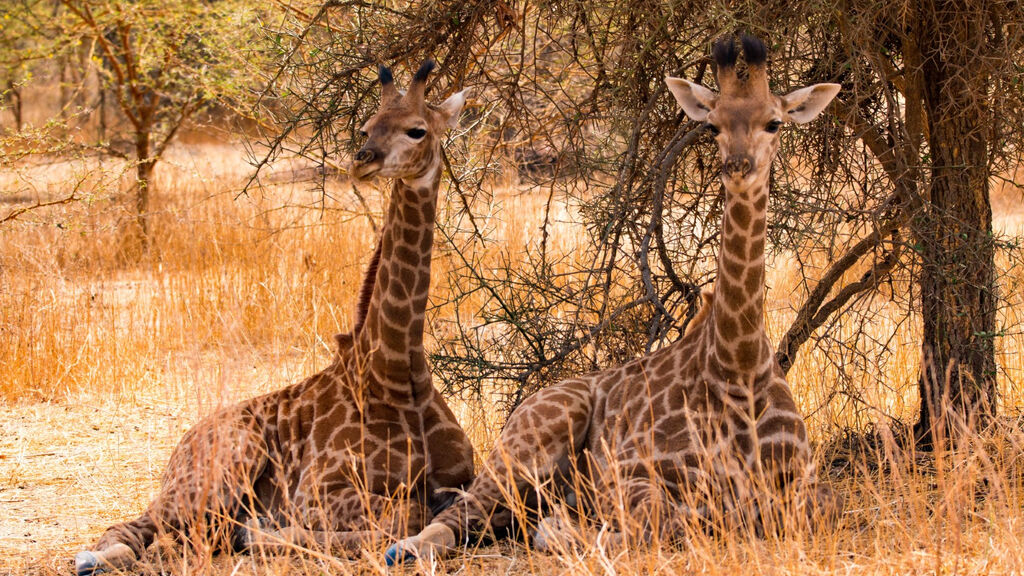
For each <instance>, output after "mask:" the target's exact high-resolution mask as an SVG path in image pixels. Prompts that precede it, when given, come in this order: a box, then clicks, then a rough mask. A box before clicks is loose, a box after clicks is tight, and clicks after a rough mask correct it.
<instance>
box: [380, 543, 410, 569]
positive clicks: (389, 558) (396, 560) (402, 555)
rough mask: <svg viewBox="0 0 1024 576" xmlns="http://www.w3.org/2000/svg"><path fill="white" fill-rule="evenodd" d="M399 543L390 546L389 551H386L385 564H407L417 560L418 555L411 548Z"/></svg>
mask: <svg viewBox="0 0 1024 576" xmlns="http://www.w3.org/2000/svg"><path fill="white" fill-rule="evenodd" d="M399 544H400V543H399ZM399 544H392V545H391V546H388V550H387V552H385V553H384V564H386V565H387V566H395V565H397V564H407V563H409V562H413V561H414V560H416V555H415V554H413V553H412V551H411V550H407V549H405V548H404V547H400V546H399Z"/></svg>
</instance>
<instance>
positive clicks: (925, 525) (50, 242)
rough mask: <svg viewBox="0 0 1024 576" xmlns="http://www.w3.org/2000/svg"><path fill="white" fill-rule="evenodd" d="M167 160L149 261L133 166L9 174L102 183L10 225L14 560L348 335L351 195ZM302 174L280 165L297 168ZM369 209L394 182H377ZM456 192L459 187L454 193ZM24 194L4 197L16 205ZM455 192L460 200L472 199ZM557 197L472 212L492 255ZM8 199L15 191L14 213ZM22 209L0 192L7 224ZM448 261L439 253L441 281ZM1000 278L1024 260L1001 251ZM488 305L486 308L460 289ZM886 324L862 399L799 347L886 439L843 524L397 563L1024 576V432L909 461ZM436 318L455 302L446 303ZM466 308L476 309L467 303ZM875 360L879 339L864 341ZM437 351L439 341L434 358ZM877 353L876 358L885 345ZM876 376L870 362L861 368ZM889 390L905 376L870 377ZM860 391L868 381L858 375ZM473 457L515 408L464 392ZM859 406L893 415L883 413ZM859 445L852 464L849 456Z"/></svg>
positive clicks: (892, 315)
mask: <svg viewBox="0 0 1024 576" xmlns="http://www.w3.org/2000/svg"><path fill="white" fill-rule="evenodd" d="M168 160H169V161H168V162H167V163H165V164H163V165H161V166H160V167H159V168H158V173H157V183H156V185H157V189H158V190H159V191H160V192H159V194H158V197H157V200H156V214H155V216H154V219H153V229H154V230H156V231H157V232H156V234H155V236H154V238H153V246H152V250H151V252H150V253H149V254H148V255H147V256H145V257H142V258H140V259H138V260H135V261H126V260H125V259H124V258H123V257H122V256H120V252H121V251H120V249H119V248H120V244H119V243H120V242H121V240H120V238H121V237H120V235H119V233H118V230H119V225H120V224H121V222H122V221H123V220H124V219H127V218H129V217H130V216H129V215H128V214H127V213H125V212H123V211H122V209H121V208H120V207H119V203H118V202H116V201H114V200H112V196H113V195H112V194H110V193H107V192H105V191H106V190H117V189H120V187H122V186H123V185H124V184H123V182H121V181H120V176H119V173H118V170H119V168H118V166H116V165H113V166H108V167H107V168H108V170H107V172H106V173H105V175H102V176H99V175H97V173H96V170H95V168H96V167H95V165H92V164H90V165H88V166H86V165H76V164H74V163H70V162H69V163H65V164H60V165H57V166H52V165H50V166H38V167H32V166H22V167H18V168H17V169H13V168H8V169H5V170H3V171H0V187H3V188H4V189H6V190H13V191H17V194H15V196H19V195H20V196H21V197H22V199H23V200H27V201H32V200H34V199H35V197H36V196H37V195H39V196H42V197H48V195H56V194H58V193H59V192H60V191H61V190H64V189H66V188H67V187H68V186H71V185H74V184H75V183H76V182H79V183H81V184H82V187H83V189H91V190H97V192H96V193H95V194H94V195H92V196H88V197H86V199H85V200H84V201H81V202H77V203H71V204H67V205H62V206H57V207H53V208H50V209H47V210H43V211H36V212H33V213H31V214H27V215H25V216H24V217H23V218H21V219H19V220H18V221H14V222H8V223H7V224H4V225H3V226H0V573H11V574H23V573H29V574H54V573H56V574H67V573H70V572H71V565H70V558H71V556H72V555H73V553H74V552H75V551H77V550H78V549H81V548H82V547H83V546H86V545H88V544H90V543H91V542H93V541H95V539H96V537H97V536H98V535H99V533H100V532H101V531H102V530H104V529H105V528H106V527H107V526H108V525H110V524H112V523H114V522H117V521H121V520H124V519H127V518H129V517H132V516H133V515H135V514H137V513H138V512H139V511H140V510H142V508H143V507H144V506H145V505H146V503H148V501H149V499H150V497H151V496H152V494H153V493H154V491H155V489H156V487H157V482H158V478H159V475H160V472H161V470H162V467H163V465H164V463H165V461H166V458H167V456H168V454H169V452H170V450H171V449H172V448H173V446H174V445H175V443H176V442H177V441H178V439H179V438H180V437H181V435H182V433H183V432H184V431H185V430H186V429H187V428H188V427H190V426H191V425H192V424H193V423H194V422H195V421H196V420H197V419H198V418H199V417H200V416H201V415H203V414H205V413H207V412H209V411H210V410H212V409H213V408H214V407H215V406H217V405H221V404H224V403H229V402H234V401H236V400H239V399H242V398H246V397H249V396H251V395H254V394H257V393H260V392H264V391H267V390H270V389H273V388H277V387H280V386H283V385H286V384H289V383H292V382H295V381H296V380H298V379H300V378H302V377H303V376H305V375H308V374H311V373H312V372H314V371H315V370H317V369H319V368H321V367H323V366H324V365H325V364H326V362H327V361H328V359H329V356H330V353H331V348H332V343H333V339H332V338H331V335H332V334H334V333H336V332H339V331H343V330H345V329H347V327H348V323H349V322H350V314H351V310H352V308H353V306H354V303H355V293H356V290H357V287H358V286H359V284H360V282H361V280H362V273H363V267H364V265H365V263H366V261H367V259H368V258H369V256H370V252H371V251H372V245H373V228H372V226H371V223H370V220H369V219H368V218H366V217H365V215H361V214H359V213H358V212H359V210H358V209H357V208H356V207H357V206H358V204H357V203H356V202H355V199H354V196H353V195H352V194H351V191H350V189H349V188H347V187H345V186H340V185H339V186H337V187H335V188H331V189H329V193H330V194H329V196H328V197H327V199H326V200H325V201H322V198H321V196H320V195H319V193H316V192H312V191H311V189H312V186H311V185H309V183H302V182H299V183H291V184H287V185H276V186H272V187H270V188H268V189H267V190H266V191H265V192H264V193H262V194H260V193H254V194H250V195H247V196H244V195H243V196H238V192H239V190H240V188H241V186H242V184H243V183H244V181H245V178H246V177H247V175H248V166H247V165H246V164H245V163H244V161H243V160H242V154H241V150H240V149H239V148H237V147H233V146H229V145H213V144H202V145H191V146H184V145H183V146H179V147H178V148H176V149H174V150H173V151H172V153H171V155H170V157H169V158H168ZM285 176H286V175H285ZM363 192H364V193H365V194H366V196H367V199H368V200H369V201H370V204H371V208H373V209H378V208H379V204H380V201H381V198H380V195H379V194H378V193H377V192H376V191H373V190H364V191H363ZM442 193H443V192H442ZM8 198H9V197H8ZM448 199H449V200H450V202H449V204H450V205H449V206H448V208H446V209H448V210H452V211H457V210H459V209H460V206H459V205H458V204H457V203H456V202H454V196H450V197H449V198H448ZM544 200H545V197H537V196H534V195H530V194H520V193H518V192H517V191H516V190H514V189H507V190H499V191H496V192H495V193H494V194H493V200H492V201H490V202H487V201H484V200H482V199H481V200H480V202H478V204H477V205H475V206H474V210H479V211H480V214H478V216H479V217H481V218H483V217H486V218H487V224H488V229H489V230H490V231H491V232H490V233H489V234H490V236H491V238H492V239H493V240H494V242H493V243H492V244H489V245H488V246H489V247H488V248H487V250H491V251H493V254H489V253H488V254H485V255H484V257H485V258H486V257H497V255H498V254H499V252H501V253H503V254H504V255H505V256H508V257H512V258H515V257H516V255H517V254H518V255H519V256H520V257H521V256H522V254H524V251H525V250H527V249H528V247H529V246H530V245H531V242H536V240H537V238H536V236H539V234H540V232H539V229H538V225H539V222H540V221H541V218H542V216H543V215H542V209H543V206H544ZM995 200H996V208H997V217H996V221H997V226H998V227H1000V228H1002V229H1004V230H1009V231H1019V229H1020V227H1021V224H1022V223H1024V211H1022V210H1021V208H1020V201H1019V193H1017V192H1016V191H1012V190H1007V191H1000V192H999V193H998V194H997V196H996V199H995ZM12 206H13V204H12ZM4 209H5V207H3V206H0V217H2V216H3V215H4V212H3V210H4ZM554 220H556V221H558V222H561V223H562V224H560V225H559V226H558V227H556V230H555V232H554V233H555V236H556V238H555V240H554V241H553V242H552V244H551V245H552V246H555V247H556V249H557V250H559V251H562V252H563V253H566V254H570V253H573V252H574V251H577V250H575V249H576V248H578V247H580V246H582V245H583V244H582V243H583V242H585V241H586V237H585V234H584V233H583V231H582V228H581V227H579V226H574V224H573V220H574V217H573V211H572V209H571V207H563V213H561V214H559V215H557V217H556V218H555V219H554ZM787 261H788V259H787V258H785V257H782V256H779V257H776V258H775V259H774V261H773V262H772V263H771V264H770V266H771V269H770V272H769V285H770V291H769V293H768V306H767V308H768V310H769V321H768V326H769V330H770V331H772V333H773V336H774V337H775V338H776V339H777V338H778V336H779V335H780V333H781V331H783V330H784V329H785V327H786V326H787V325H788V322H789V321H790V320H791V319H792V315H793V313H794V312H793V308H794V306H796V305H797V304H798V302H799V300H798V298H799V297H800V295H801V294H803V290H804V289H805V288H804V287H802V286H801V285H800V284H799V283H798V278H797V277H796V275H795V274H793V273H792V271H791V270H790V269H789V268H788V267H787ZM450 265H452V263H451V262H450V261H449V255H448V254H446V253H445V252H444V251H439V253H438V254H437V255H436V259H435V275H434V278H435V281H436V280H437V279H439V278H442V277H443V276H444V271H445V269H446V267H447V266H450ZM1002 265H1003V267H1004V268H1007V267H1008V266H1009V265H1008V264H1007V262H1005V261H1004V262H1002ZM1022 281H1024V274H1022V273H1021V272H1020V270H1016V271H1015V272H1014V273H1013V274H1010V275H1009V276H1006V277H1004V280H1003V286H1002V289H1003V296H1004V298H1006V299H1007V300H1008V302H1009V304H1010V306H1009V307H1008V308H1007V309H1005V310H1004V311H1003V314H1005V315H1006V316H1005V318H1004V319H1005V320H1006V323H1007V325H1011V326H1021V318H1020V317H1019V316H1020V315H1022V314H1024V296H1022V291H1021V290H1020V289H1019V287H1020V283H1021V282H1022ZM462 305H463V306H466V307H467V308H466V310H465V311H463V312H466V313H468V314H470V315H471V314H472V313H473V310H472V307H473V302H472V301H470V302H464V303H463V304H462ZM883 312H884V314H882V315H881V316H880V318H879V320H878V323H879V324H878V325H877V326H876V328H877V331H878V334H879V335H888V334H891V333H892V332H893V326H894V325H898V326H900V328H899V329H898V330H896V332H895V333H896V337H895V340H894V341H892V342H889V343H888V345H889V347H890V349H891V350H893V353H892V354H891V355H890V357H889V360H888V362H887V364H886V365H885V366H884V367H877V369H878V370H884V374H885V376H884V378H881V379H880V378H879V377H878V374H877V373H872V374H865V378H864V381H865V382H869V383H871V386H865V387H864V389H863V390H861V391H860V395H861V397H862V398H865V399H867V402H866V403H865V404H861V405H857V406H855V407H854V406H849V405H847V404H846V403H844V401H843V399H842V398H836V399H833V398H830V397H828V395H829V393H830V391H831V390H832V388H833V387H832V386H831V384H832V383H833V382H834V380H835V374H836V372H835V367H834V365H833V364H832V363H831V362H830V359H829V357H828V354H827V353H826V352H823V351H819V350H812V349H811V347H810V346H807V347H805V349H804V350H802V351H801V354H800V356H799V358H798V362H797V364H796V365H795V367H794V368H793V370H792V371H791V372H790V375H789V380H790V382H791V383H792V385H793V388H794V391H795V394H796V396H797V398H798V401H799V402H801V404H802V406H803V407H804V409H805V413H807V414H808V420H809V424H810V427H811V430H812V433H813V434H814V436H815V438H817V439H818V440H819V442H820V443H822V444H826V443H830V445H831V446H832V448H830V454H829V456H835V455H836V454H837V451H841V449H840V448H837V446H840V447H841V446H843V445H842V444H841V443H836V442H834V441H833V440H834V436H835V435H836V434H837V430H839V429H840V428H841V427H850V428H853V429H864V428H865V427H866V426H868V425H870V424H875V425H876V429H878V430H880V434H879V435H878V438H880V441H879V442H878V443H877V445H874V446H871V447H869V448H868V449H867V450H866V453H863V454H861V455H854V452H853V451H851V452H850V453H849V454H847V455H846V456H845V459H842V460H837V461H836V462H838V463H837V464H836V465H835V466H830V467H827V468H826V469H825V470H824V474H826V475H830V476H831V477H832V478H833V480H834V482H836V484H837V486H838V488H839V490H840V491H841V492H842V493H843V494H844V496H845V497H846V500H847V504H846V512H845V514H844V515H843V517H842V519H841V521H840V523H839V525H838V526H837V527H835V528H834V529H829V530H823V531H822V532H820V533H816V534H810V533H796V534H791V535H788V536H786V537H784V538H780V539H768V540H764V539H757V538H751V537H747V536H745V535H717V536H710V535H709V536H705V535H695V536H694V538H693V539H692V541H690V542H688V543H687V544H686V545H685V546H676V547H671V546H667V545H665V546H660V545H658V546H652V547H649V548H645V549H636V550H627V551H612V550H609V549H606V548H605V547H603V546H602V545H601V543H600V540H597V541H594V542H593V543H592V544H591V545H588V546H585V547H584V548H583V549H581V550H578V551H573V552H569V553H566V554H561V555H543V554H535V553H531V552H529V551H528V550H527V549H526V548H525V547H522V546H520V545H518V544H515V543H511V542H503V543H500V544H498V545H492V546H486V547H480V548H478V549H475V550H472V551H471V552H470V553H469V554H468V555H466V556H457V557H455V558H453V559H451V560H447V561H445V562H442V563H439V564H436V565H431V564H425V565H420V566H418V567H414V568H409V569H400V570H398V571H397V572H398V573H413V571H414V570H419V571H425V572H437V573H444V572H452V573H456V572H457V573H460V574H491V573H503V574H531V573H532V574H578V573H594V574H616V573H617V574H676V573H707V574H735V573H739V572H741V571H742V572H743V573H746V574H755V573H756V574H762V573H763V574H788V573H807V574H878V573H883V574H918V573H921V574H925V573H927V574H939V573H955V574H1014V573H1018V574H1019V573H1022V572H1024V433H1022V432H1021V427H1020V426H1019V422H1017V421H1015V420H1014V419H1013V418H1012V417H1010V416H1006V417H1005V418H1004V420H1005V423H1004V424H1002V425H1001V426H999V427H998V428H997V429H996V430H995V431H993V432H992V433H991V434H988V435H986V436H984V437H978V438H973V439H971V441H969V442H967V443H966V444H965V446H964V448H963V450H961V451H960V452H957V453H955V454H950V453H943V452H939V453H938V454H936V455H935V457H931V456H928V457H924V456H919V455H915V454H912V453H910V454H908V453H904V452H903V451H901V450H900V449H898V448H897V447H896V446H895V443H894V442H893V441H892V439H891V437H890V436H887V434H886V431H887V428H886V423H887V422H888V420H887V419H886V418H885V416H884V415H889V416H896V417H904V418H908V419H909V418H910V417H911V416H912V415H913V414H914V411H915V408H916V406H915V402H916V400H915V396H916V390H915V388H914V383H915V379H916V374H917V370H918V359H919V354H920V350H919V345H918V344H917V343H916V340H915V332H914V331H915V328H914V327H915V325H916V323H915V322H913V321H910V322H905V321H903V320H904V319H905V318H904V316H905V314H906V311H905V310H901V309H898V308H897V307H895V306H894V307H893V309H891V310H889V309H886V310H883ZM433 314H435V315H436V316H437V317H439V318H445V317H451V316H452V311H451V310H449V309H447V308H445V307H444V306H441V307H439V308H437V309H436V310H434V311H433ZM463 317H464V318H465V317H467V316H466V315H465V314H463ZM1022 339H1024V336H1022V335H1021V334H1018V333H1010V334H1008V335H1007V336H1005V337H1004V338H1002V339H1001V341H1000V351H999V362H1000V366H1001V367H1002V369H1003V374H1002V375H1001V380H1000V387H1001V390H1002V393H1003V396H1002V401H1003V402H1004V404H1003V406H1004V414H1016V408H1017V407H1018V406H1020V404H1021V401H1022V398H1021V391H1020V390H1019V389H1018V388H1017V387H1016V386H1015V383H1019V382H1021V381H1022V378H1024V360H1022V359H1021V358H1020V355H1019V351H1020V350H1021V343H1022ZM853 345H855V346H859V347H862V348H863V353H864V354H867V355H870V354H872V344H870V343H869V342H865V341H863V340H861V341H857V342H855V343H853ZM429 346H430V341H429V339H428V348H429ZM869 357H870V356H869ZM868 369H869V370H870V369H871V368H870V367H869V368H868ZM879 380H883V381H885V382H887V383H888V384H889V385H887V386H877V385H876V382H877V381H879ZM854 385H855V384H854ZM452 404H453V407H454V408H455V409H456V411H457V413H458V416H459V418H460V421H461V422H462V424H463V426H464V427H465V428H466V429H467V431H468V432H469V434H470V437H471V438H472V439H473V441H474V443H475V445H476V447H477V449H478V454H482V453H485V451H486V450H487V449H488V448H489V447H490V446H491V444H492V443H493V441H494V438H495V437H496V435H497V433H498V431H499V430H500V426H501V424H502V422H501V414H500V413H499V411H497V410H496V409H494V408H493V407H491V406H489V405H487V404H486V403H484V402H481V401H465V400H459V399H456V400H453V401H452ZM865 406H869V407H871V406H873V407H877V408H876V409H869V408H865ZM840 455H843V454H840ZM182 554H183V551H182V549H180V548H175V547H163V548H161V549H160V550H159V551H157V552H154V553H152V554H151V555H150V557H148V558H147V559H146V560H147V561H149V565H148V568H146V570H148V571H152V573H160V572H161V571H169V572H170V573H173V574H192V573H208V572H210V573H215V574H224V575H227V574H322V573H330V574H350V573H384V572H385V569H384V568H383V567H382V566H381V563H380V562H381V557H382V556H381V551H380V550H366V551H365V553H364V555H363V557H362V558H359V559H355V560H343V559H337V558H333V557H331V556H330V555H327V554H323V553H321V552H317V551H310V552H308V553H306V554H302V555H299V557H297V558H262V557H259V556H255V557H254V556H232V555H223V556H218V557H215V558H212V559H210V558H202V557H201V558H191V557H188V558H183V557H182Z"/></svg>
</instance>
